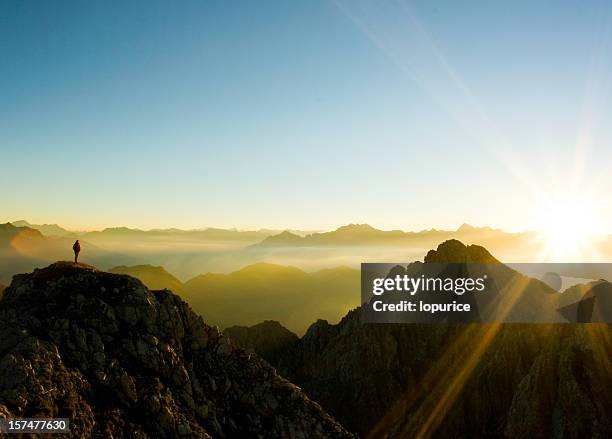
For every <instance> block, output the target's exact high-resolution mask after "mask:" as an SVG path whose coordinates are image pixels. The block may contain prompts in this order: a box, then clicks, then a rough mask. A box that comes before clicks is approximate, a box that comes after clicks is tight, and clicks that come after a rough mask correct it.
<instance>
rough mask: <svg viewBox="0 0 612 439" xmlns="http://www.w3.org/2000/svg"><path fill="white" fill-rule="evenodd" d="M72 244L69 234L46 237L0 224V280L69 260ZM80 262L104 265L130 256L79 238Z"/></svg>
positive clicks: (6, 281) (5, 280)
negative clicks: (104, 248) (58, 261)
mask: <svg viewBox="0 0 612 439" xmlns="http://www.w3.org/2000/svg"><path fill="white" fill-rule="evenodd" d="M73 243H74V239H73V238H71V237H49V236H45V235H43V234H42V233H41V232H40V231H38V230H35V229H31V228H29V227H15V226H14V225H12V224H10V223H6V224H0V281H2V282H5V283H9V282H10V280H11V278H12V277H13V275H14V274H17V273H24V272H27V271H31V270H33V269H34V268H40V267H44V266H46V265H48V264H49V263H51V262H54V261H57V260H72V259H73V258H74V255H73V252H72V244H73ZM79 261H81V262H85V263H88V264H92V265H97V266H100V267H105V266H109V265H118V264H125V263H128V262H130V258H129V257H127V256H124V255H122V254H119V253H116V252H112V251H107V250H103V249H101V248H99V247H97V246H95V245H93V244H91V243H90V242H88V241H83V240H81V255H80V258H79Z"/></svg>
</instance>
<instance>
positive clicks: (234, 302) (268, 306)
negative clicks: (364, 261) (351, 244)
mask: <svg viewBox="0 0 612 439" xmlns="http://www.w3.org/2000/svg"><path fill="white" fill-rule="evenodd" d="M359 283H360V276H359V271H358V270H354V269H350V268H346V267H339V268H333V269H326V270H320V271H316V272H312V273H307V272H305V271H302V270H300V269H298V268H295V267H288V266H279V265H273V264H266V263H258V264H254V265H251V266H248V267H246V268H243V269H242V270H239V271H236V272H233V273H230V274H210V273H209V274H205V275H201V276H198V277H196V278H194V279H192V280H190V281H188V282H186V283H185V284H184V287H183V296H184V297H185V299H186V300H187V301H188V302H189V304H190V305H191V306H192V307H193V308H194V309H195V310H196V311H197V312H199V313H201V314H202V316H204V317H205V318H206V319H207V320H208V321H210V322H211V323H213V324H216V325H219V326H221V327H229V326H233V325H254V324H256V323H259V322H261V321H263V320H278V321H280V322H281V323H282V324H283V325H285V326H286V327H288V328H289V329H291V330H292V331H294V332H296V333H298V334H302V333H304V331H305V330H306V328H307V327H308V325H310V323H312V322H313V321H314V320H316V319H318V318H325V319H327V320H330V321H334V322H335V321H338V320H339V319H340V317H342V316H343V315H344V314H345V313H346V310H347V309H350V308H351V307H354V306H356V305H358V304H359V298H360V296H359V295H360V289H359V288H360V287H359Z"/></svg>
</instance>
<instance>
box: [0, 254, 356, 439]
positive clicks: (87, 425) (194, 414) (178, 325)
mask: <svg viewBox="0 0 612 439" xmlns="http://www.w3.org/2000/svg"><path fill="white" fill-rule="evenodd" d="M0 417H55V418H57V417H66V418H70V421H71V433H72V435H73V436H74V437H107V438H112V437H115V438H117V437H121V438H143V439H144V438H176V437H185V438H191V437H192V438H196V437H197V438H203V437H220V438H222V437H226V438H233V437H249V438H258V437H260V438H264V437H265V438H268V437H283V438H286V437H291V438H311V437H320V438H324V437H334V438H343V437H350V434H349V433H347V431H346V430H344V428H343V427H341V426H340V424H338V423H337V422H336V421H335V420H334V419H332V418H331V417H330V416H329V415H328V414H326V413H325V412H324V411H323V410H322V409H321V407H320V406H319V405H318V404H316V403H315V402H313V401H311V400H310V399H308V398H307V397H306V396H305V395H304V393H302V391H301V390H300V389H299V388H297V387H296V386H294V385H293V384H291V383H290V382H288V381H287V380H285V379H284V378H282V377H280V376H279V375H278V374H277V373H276V371H275V370H274V369H273V368H272V367H270V366H269V365H268V364H267V363H266V362H264V361H262V360H260V359H259V358H258V357H257V356H256V355H254V354H250V353H248V352H246V351H244V350H242V349H239V348H236V347H234V346H233V345H232V343H231V342H230V341H229V340H228V338H227V337H225V336H223V335H222V334H220V333H219V332H218V331H217V330H216V328H213V327H209V326H207V325H206V324H204V322H203V321H202V319H201V318H200V317H199V316H197V315H196V314H194V313H193V312H192V311H191V309H190V308H189V306H188V305H187V304H186V303H185V302H183V301H182V300H181V299H180V298H179V297H178V296H176V295H174V294H172V293H171V292H169V291H150V290H148V289H147V288H146V287H145V286H144V285H143V284H142V283H141V282H140V281H138V280H136V279H134V278H132V277H129V276H126V275H116V274H110V273H104V272H100V271H97V270H96V269H95V268H93V267H89V266H85V265H81V264H79V265H76V264H72V263H68V262H62V263H56V264H53V265H51V266H49V267H47V268H45V269H42V270H36V271H34V272H33V273H31V274H24V275H18V276H15V278H14V280H13V282H12V284H11V285H10V286H9V287H8V288H7V289H6V291H5V294H4V296H3V298H2V300H0Z"/></svg>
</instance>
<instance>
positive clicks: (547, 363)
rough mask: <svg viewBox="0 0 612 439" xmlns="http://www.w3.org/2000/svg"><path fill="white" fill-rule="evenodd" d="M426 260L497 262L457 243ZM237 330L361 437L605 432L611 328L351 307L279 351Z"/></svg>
mask: <svg viewBox="0 0 612 439" xmlns="http://www.w3.org/2000/svg"><path fill="white" fill-rule="evenodd" d="M427 259H428V260H430V261H437V262H443V261H444V262H446V261H448V262H492V263H494V264H495V262H496V261H495V259H494V258H493V257H492V256H491V255H490V254H489V253H488V252H487V251H486V250H485V249H484V248H483V247H478V246H468V247H466V246H464V245H463V244H461V243H460V242H458V241H449V242H445V243H443V244H441V245H440V246H438V248H437V250H435V251H432V252H430V253H429V255H428V257H427ZM497 265H498V264H497ZM533 282H536V281H526V282H525V287H528V286H529V285H533ZM535 286H536V287H537V288H540V287H541V285H539V282H536V283H535ZM244 332H245V330H243V331H241V333H238V334H234V335H232V333H231V332H228V333H229V334H230V336H233V337H234V339H235V340H236V342H237V343H238V344H241V343H245V345H247V344H249V343H250V344H251V347H252V348H254V349H255V351H256V352H259V353H260V354H261V355H262V356H264V358H267V359H268V360H269V361H270V362H271V364H272V365H274V366H276V367H277V368H278V370H279V371H280V372H281V373H282V374H283V375H284V376H287V377H289V378H290V379H291V380H292V381H293V382H295V383H297V384H298V385H299V386H300V387H302V388H303V389H304V391H305V392H306V393H307V394H308V395H309V396H310V397H311V398H313V399H315V400H316V401H318V402H319V403H321V405H322V406H323V407H324V408H325V409H326V410H328V411H329V412H330V413H331V414H332V415H333V416H335V417H336V418H337V419H338V420H340V422H342V423H343V424H344V425H346V426H348V428H350V429H352V430H354V431H357V432H358V433H360V434H361V435H363V436H364V437H365V436H367V437H372V438H378V437H389V438H404V437H411V438H412V437H432V436H433V437H440V438H443V437H458V438H473V437H488V438H498V437H507V438H542V439H544V438H548V437H567V438H576V439H578V438H583V437H601V438H603V437H610V436H611V435H612V421H611V420H610V409H609V407H612V395H611V394H610V392H609V390H608V389H610V388H611V386H612V367H611V364H610V358H612V337H611V334H612V332H611V326H610V325H603V324H591V325H577V324H558V325H553V324H506V325H502V324H429V325H428V324H410V325H406V324H361V322H360V319H359V309H357V310H353V311H351V312H349V313H348V314H347V315H346V316H345V317H344V318H343V319H342V321H341V322H340V323H338V324H337V325H330V324H329V323H327V322H326V321H322V320H320V321H317V322H316V323H314V324H313V325H312V326H311V327H310V328H309V329H308V331H307V333H306V334H305V335H304V337H302V338H301V339H300V340H297V341H292V340H290V339H285V341H284V345H277V347H276V349H275V350H274V351H273V352H272V353H273V354H274V355H271V354H270V351H269V349H268V347H269V342H268V341H266V340H265V339H263V337H262V334H261V331H259V330H258V331H257V332H258V337H250V336H248V335H247V334H244ZM278 332H279V330H278V329H276V330H275V331H274V332H271V334H272V335H274V334H275V333H278ZM255 340H259V341H258V343H260V346H261V347H258V346H257V345H255V346H253V343H254V341H255Z"/></svg>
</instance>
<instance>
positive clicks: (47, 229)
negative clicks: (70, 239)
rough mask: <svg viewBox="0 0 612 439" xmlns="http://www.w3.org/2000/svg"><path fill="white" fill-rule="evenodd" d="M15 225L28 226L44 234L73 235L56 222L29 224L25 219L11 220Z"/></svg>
mask: <svg viewBox="0 0 612 439" xmlns="http://www.w3.org/2000/svg"><path fill="white" fill-rule="evenodd" d="M11 224H12V225H14V226H15V227H29V228H30V229H34V230H38V231H39V232H40V233H42V234H43V235H45V236H73V235H75V233H74V232H70V231H69V230H66V229H64V228H63V227H60V226H58V225H57V224H30V223H29V222H27V221H25V220H20V221H12V222H11Z"/></svg>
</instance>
